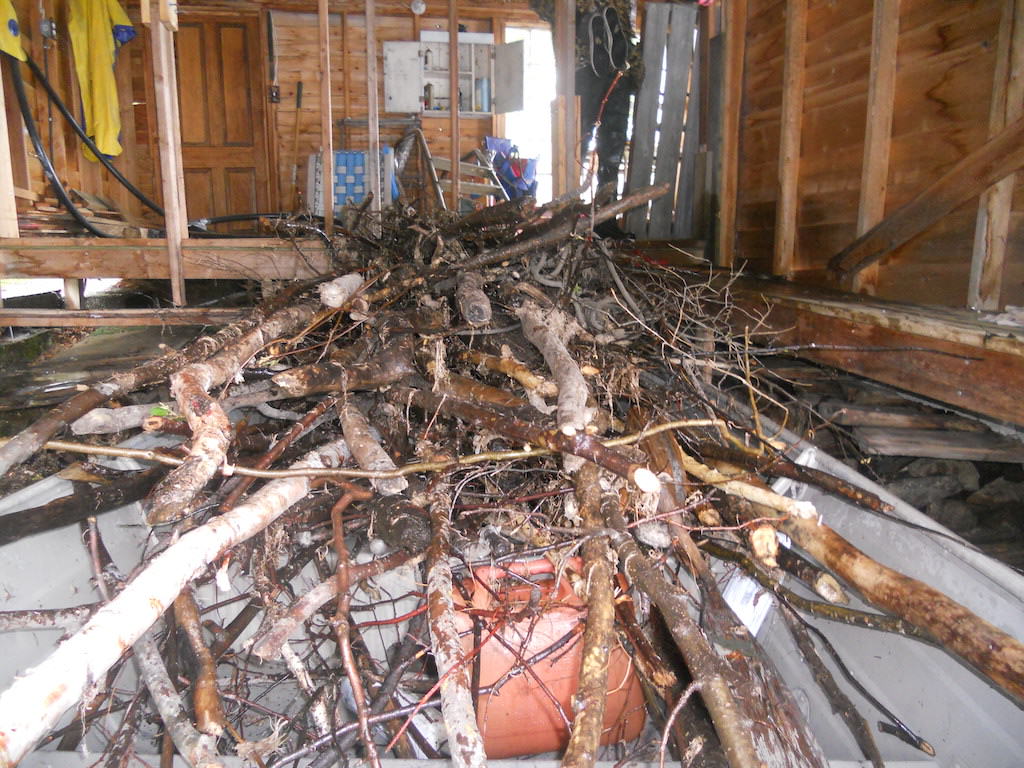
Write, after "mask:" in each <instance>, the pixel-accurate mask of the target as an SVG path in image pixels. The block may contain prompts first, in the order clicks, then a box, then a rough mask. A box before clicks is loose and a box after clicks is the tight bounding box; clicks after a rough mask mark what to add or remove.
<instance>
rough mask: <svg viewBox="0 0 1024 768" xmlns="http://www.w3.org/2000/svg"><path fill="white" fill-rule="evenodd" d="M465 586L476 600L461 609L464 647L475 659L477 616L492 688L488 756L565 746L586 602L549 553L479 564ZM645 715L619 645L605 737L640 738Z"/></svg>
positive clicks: (484, 670)
mask: <svg viewBox="0 0 1024 768" xmlns="http://www.w3.org/2000/svg"><path fill="white" fill-rule="evenodd" d="M569 568H571V569H574V570H577V571H579V570H580V568H581V562H580V559H579V558H573V559H572V560H570V562H569ZM465 586H466V587H467V591H468V592H469V594H470V595H471V599H470V604H469V605H465V604H464V603H463V604H462V605H461V606H459V611H458V621H459V630H460V633H461V637H462V650H463V653H464V654H465V655H466V657H467V658H469V656H470V654H471V653H472V650H473V647H474V642H475V640H474V632H473V618H471V615H473V616H476V617H477V618H478V619H479V620H480V622H481V625H482V626H481V629H480V640H481V650H480V653H479V665H480V680H479V684H480V687H481V688H492V690H491V692H489V693H484V694H481V695H479V696H478V697H477V701H476V713H477V714H476V716H477V723H478V724H479V726H480V732H481V734H482V735H483V739H484V749H485V751H486V752H487V756H488V757H489V758H493V759H499V758H505V757H518V756H521V755H532V754H537V753H539V752H552V751H561V750H563V749H564V748H565V746H566V745H567V744H568V742H569V729H570V727H571V723H572V718H573V706H572V700H573V695H574V694H575V693H576V688H577V684H578V682H579V672H580V660H581V657H582V652H583V625H584V620H585V619H586V606H585V605H584V603H583V601H582V600H581V599H580V598H579V597H578V596H577V595H576V593H575V592H573V590H572V586H571V585H570V584H569V581H568V579H567V578H565V577H564V576H562V577H561V578H559V579H557V580H556V578H555V574H554V568H553V566H552V564H551V562H550V561H549V560H546V559H541V560H533V561H529V562H521V563H511V564H509V565H508V566H507V567H502V568H499V567H483V568H477V569H475V570H474V578H473V579H471V580H467V581H466V582H465ZM469 663H473V662H472V661H471V662H469ZM556 702H557V704H556ZM644 717H645V710H644V699H643V692H642V690H641V688H640V682H639V680H637V677H636V672H635V670H634V668H633V664H632V662H631V660H630V658H629V656H628V654H627V653H626V652H625V651H624V650H623V648H622V646H621V645H619V644H618V643H616V644H615V646H614V647H613V648H612V650H611V653H610V656H609V663H608V698H607V704H606V708H605V715H604V733H603V734H602V737H601V743H602V744H610V743H613V742H616V741H629V740H632V739H635V738H636V737H637V736H639V734H640V731H641V730H642V729H643V725H644ZM566 720H568V723H567V722H566Z"/></svg>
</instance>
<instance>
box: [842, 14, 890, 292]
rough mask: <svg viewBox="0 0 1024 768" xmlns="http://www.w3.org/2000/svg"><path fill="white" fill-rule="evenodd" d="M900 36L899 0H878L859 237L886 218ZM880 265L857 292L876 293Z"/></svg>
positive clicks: (865, 274) (863, 277) (860, 280)
mask: <svg viewBox="0 0 1024 768" xmlns="http://www.w3.org/2000/svg"><path fill="white" fill-rule="evenodd" d="M899 37H900V0H875V7H874V12H873V16H872V29H871V70H870V74H869V75H868V114H867V125H866V126H865V129H864V159H863V161H862V163H861V172H860V201H859V203H858V204H857V237H860V236H861V235H864V234H865V233H867V232H868V230H870V229H871V228H872V227H874V226H875V225H876V224H878V223H879V222H880V221H881V220H882V219H883V218H885V197H886V191H887V189H888V185H889V150H890V147H891V145H892V113H893V104H894V102H895V97H896V54H897V48H898V45H899ZM877 284H878V265H877V264H873V265H871V266H870V267H867V268H866V269H864V270H863V271H862V272H860V273H859V274H858V275H856V276H855V277H854V280H853V285H852V288H853V290H854V291H856V292H860V291H864V292H866V293H870V294H874V292H875V289H876V287H877Z"/></svg>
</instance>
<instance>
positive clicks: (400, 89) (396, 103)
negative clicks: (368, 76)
mask: <svg viewBox="0 0 1024 768" xmlns="http://www.w3.org/2000/svg"><path fill="white" fill-rule="evenodd" d="M422 110H423V59H422V57H421V54H420V44H419V43H417V42H408V41H404V40H402V41H399V40H389V41H386V42H385V43H384V111H385V112H420V111H422Z"/></svg>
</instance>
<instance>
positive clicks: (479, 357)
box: [459, 349, 558, 397]
mask: <svg viewBox="0 0 1024 768" xmlns="http://www.w3.org/2000/svg"><path fill="white" fill-rule="evenodd" d="M459 356H460V357H462V359H463V360H466V361H467V362H470V363H473V364H475V365H482V366H483V367H484V368H486V369H487V370H489V371H495V372H496V373H503V374H505V375H506V376H508V377H509V378H511V379H515V380H516V381H518V382H519V383H520V384H522V385H523V387H524V388H525V389H527V390H531V391H533V392H536V393H537V394H538V395H541V396H542V397H554V396H555V395H557V394H558V387H557V386H556V385H555V384H554V383H553V382H550V381H548V380H547V379H545V378H544V377H543V376H540V375H538V374H536V373H534V372H533V371H531V370H530V369H529V368H527V367H526V366H525V365H523V364H522V363H520V362H519V361H518V360H516V359H514V358H511V357H497V356H496V355H488V354H487V353H485V352H480V351H479V350H476V349H464V350H461V351H460V353H459Z"/></svg>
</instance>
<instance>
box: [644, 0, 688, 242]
mask: <svg viewBox="0 0 1024 768" xmlns="http://www.w3.org/2000/svg"><path fill="white" fill-rule="evenodd" d="M669 9H670V16H669V23H668V30H667V31H668V39H667V43H668V45H667V47H666V52H665V57H666V58H665V63H666V67H667V70H668V72H669V73H671V74H670V77H673V78H680V79H681V84H680V85H679V86H676V87H672V86H669V87H668V88H666V92H665V97H664V100H663V102H662V107H661V125H660V126H659V129H658V153H657V156H656V157H655V159H654V183H655V184H668V185H669V189H670V190H671V191H670V193H669V194H667V195H663V196H662V197H660V198H658V199H657V200H655V201H654V202H652V203H651V221H650V226H649V228H648V232H647V236H648V237H650V238H657V239H663V238H668V237H670V235H671V232H672V208H673V206H674V204H675V194H674V190H675V187H676V184H677V180H678V183H679V184H680V185H685V184H686V183H687V182H686V181H685V179H686V176H685V173H686V169H685V168H684V169H683V174H682V175H681V174H680V172H679V171H680V169H679V165H680V155H681V150H682V139H683V120H684V117H685V115H686V94H687V91H688V90H689V89H688V85H687V84H688V82H689V78H690V75H691V74H692V67H693V33H694V29H695V28H696V26H697V7H696V6H695V5H675V4H672V5H669ZM649 28H650V27H648V29H649ZM641 210H642V209H641Z"/></svg>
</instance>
